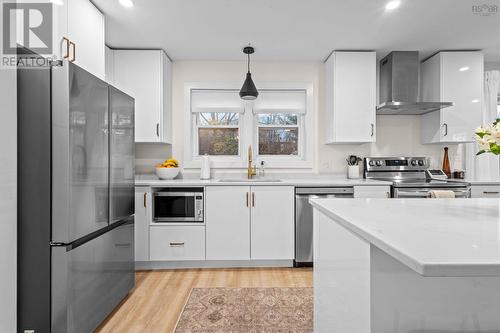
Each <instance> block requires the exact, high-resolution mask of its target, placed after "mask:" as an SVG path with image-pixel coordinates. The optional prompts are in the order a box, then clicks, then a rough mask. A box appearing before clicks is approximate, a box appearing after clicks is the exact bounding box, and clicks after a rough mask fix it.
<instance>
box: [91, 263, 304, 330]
mask: <svg viewBox="0 0 500 333" xmlns="http://www.w3.org/2000/svg"><path fill="white" fill-rule="evenodd" d="M196 287H198V288H211V287H312V269H310V268H236V269H180V270H160V271H141V272H137V273H136V286H135V288H134V290H133V291H132V292H131V293H130V294H129V296H128V297H127V298H126V299H125V300H124V301H123V302H122V303H121V304H120V306H119V307H118V308H117V309H116V310H115V311H114V312H113V313H112V314H111V315H110V316H109V317H108V318H107V319H106V320H105V321H104V322H103V323H102V324H101V326H100V327H99V328H98V329H97V330H96V332H99V333H104V332H120V333H124V332H131V333H146V332H151V333H153V332H154V333H160V332H166V333H169V332H172V331H173V329H174V328H175V324H176V322H177V318H178V317H179V315H180V313H181V311H182V308H183V307H184V304H185V303H186V301H187V298H188V296H189V293H190V291H191V288H196Z"/></svg>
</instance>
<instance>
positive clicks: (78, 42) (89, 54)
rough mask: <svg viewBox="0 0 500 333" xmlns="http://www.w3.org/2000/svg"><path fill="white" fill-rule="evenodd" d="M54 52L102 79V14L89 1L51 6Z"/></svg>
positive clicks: (69, 0) (74, 0)
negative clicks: (52, 10)
mask: <svg viewBox="0 0 500 333" xmlns="http://www.w3.org/2000/svg"><path fill="white" fill-rule="evenodd" d="M54 12H55V21H54V29H55V32H54V36H55V38H54V48H55V50H54V53H55V54H56V56H57V57H58V58H59V59H66V60H68V61H71V62H74V63H75V64H77V65H78V66H80V67H82V68H83V69H85V70H86V71H88V72H90V73H92V74H93V75H95V76H97V77H99V78H100V79H103V80H104V76H105V64H104V62H105V60H104V52H105V51H104V48H105V45H104V15H103V14H102V13H101V12H100V11H99V10H98V9H97V8H96V7H95V6H94V5H93V4H92V3H91V2H90V1H89V0H61V1H58V2H57V4H56V5H54Z"/></svg>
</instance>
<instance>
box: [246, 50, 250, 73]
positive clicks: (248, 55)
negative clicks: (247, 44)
mask: <svg viewBox="0 0 500 333" xmlns="http://www.w3.org/2000/svg"><path fill="white" fill-rule="evenodd" d="M247 57H248V62H247V64H248V65H247V67H248V73H250V53H247Z"/></svg>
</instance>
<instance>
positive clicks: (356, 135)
mask: <svg viewBox="0 0 500 333" xmlns="http://www.w3.org/2000/svg"><path fill="white" fill-rule="evenodd" d="M376 68H377V64H376V54H375V52H343V51H342V52H341V51H335V52H333V53H332V54H331V55H330V57H329V58H328V59H327V60H326V62H325V126H326V128H325V131H326V132H325V143H327V144H330V143H366V142H375V141H376V103H377V100H376V90H377V82H376V76H377V74H376Z"/></svg>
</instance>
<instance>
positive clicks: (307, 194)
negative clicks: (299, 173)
mask: <svg viewBox="0 0 500 333" xmlns="http://www.w3.org/2000/svg"><path fill="white" fill-rule="evenodd" d="M312 198H354V189H353V188H352V187H297V188H296V189H295V261H294V265H295V267H300V266H312V263H313V208H312V205H311V204H310V203H309V199H312Z"/></svg>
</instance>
